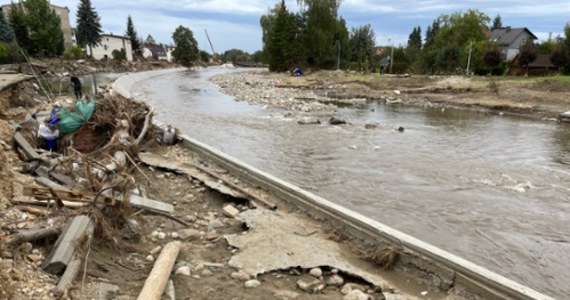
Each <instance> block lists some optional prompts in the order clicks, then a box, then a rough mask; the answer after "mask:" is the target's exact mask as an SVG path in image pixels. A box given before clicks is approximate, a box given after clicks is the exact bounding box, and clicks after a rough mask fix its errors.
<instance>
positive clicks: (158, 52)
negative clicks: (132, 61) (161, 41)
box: [142, 45, 174, 62]
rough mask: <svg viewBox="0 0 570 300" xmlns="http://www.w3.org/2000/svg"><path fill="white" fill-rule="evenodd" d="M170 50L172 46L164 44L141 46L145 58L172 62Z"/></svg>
mask: <svg viewBox="0 0 570 300" xmlns="http://www.w3.org/2000/svg"><path fill="white" fill-rule="evenodd" d="M172 51H174V47H172V46H164V45H152V46H147V47H144V48H143V54H142V56H143V57H144V58H145V59H153V60H166V61H168V62H172Z"/></svg>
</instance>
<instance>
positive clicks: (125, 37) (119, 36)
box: [101, 33, 131, 40]
mask: <svg viewBox="0 0 570 300" xmlns="http://www.w3.org/2000/svg"><path fill="white" fill-rule="evenodd" d="M101 37H114V38H119V39H123V40H130V39H131V38H129V37H128V36H124V35H116V34H112V33H103V34H101Z"/></svg>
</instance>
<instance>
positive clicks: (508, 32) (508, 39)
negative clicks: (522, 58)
mask: <svg viewBox="0 0 570 300" xmlns="http://www.w3.org/2000/svg"><path fill="white" fill-rule="evenodd" d="M523 32H527V33H528V34H529V35H530V36H531V37H532V38H533V39H535V40H537V39H538V38H537V37H536V35H534V34H533V33H532V32H530V30H528V28H526V27H522V28H511V27H508V26H507V27H501V28H498V29H493V31H491V35H490V37H489V38H490V39H491V40H492V41H496V42H498V43H499V44H500V45H510V44H512V43H513V42H514V41H515V40H516V39H517V38H518V37H519V36H520V35H521V34H522V33H523Z"/></svg>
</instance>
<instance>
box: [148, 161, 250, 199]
mask: <svg viewBox="0 0 570 300" xmlns="http://www.w3.org/2000/svg"><path fill="white" fill-rule="evenodd" d="M139 158H140V159H141V161H142V162H143V163H145V164H146V165H149V166H153V167H157V168H161V169H167V170H171V171H174V172H176V173H179V174H185V175H188V176H190V177H192V178H195V179H198V180H199V181H201V182H203V183H204V185H206V186H207V187H209V188H211V189H213V190H216V191H218V192H220V193H222V194H225V195H229V196H232V197H234V198H242V199H245V198H246V196H245V195H244V194H242V193H240V192H238V191H236V190H235V189H232V188H230V187H228V186H227V185H225V184H223V183H222V182H219V181H218V180H217V179H216V178H214V177H212V176H210V175H208V174H206V173H205V172H202V171H200V170H198V169H197V168H194V167H192V166H188V165H185V164H180V163H176V162H172V161H170V160H167V159H166V158H164V157H161V156H158V155H155V154H152V153H139Z"/></svg>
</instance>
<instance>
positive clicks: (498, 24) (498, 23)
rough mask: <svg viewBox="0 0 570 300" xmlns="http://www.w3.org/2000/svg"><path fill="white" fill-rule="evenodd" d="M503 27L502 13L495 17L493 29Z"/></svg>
mask: <svg viewBox="0 0 570 300" xmlns="http://www.w3.org/2000/svg"><path fill="white" fill-rule="evenodd" d="M502 27H503V21H502V20H501V15H497V16H496V17H495V18H494V19H493V25H492V26H491V30H495V29H499V28H502Z"/></svg>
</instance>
